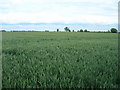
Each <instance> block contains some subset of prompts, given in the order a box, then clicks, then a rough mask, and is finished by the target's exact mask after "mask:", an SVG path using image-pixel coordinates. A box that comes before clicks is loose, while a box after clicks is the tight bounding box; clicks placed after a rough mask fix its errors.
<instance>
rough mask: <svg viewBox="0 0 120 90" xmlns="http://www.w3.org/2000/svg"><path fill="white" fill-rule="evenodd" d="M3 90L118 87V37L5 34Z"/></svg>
mask: <svg viewBox="0 0 120 90" xmlns="http://www.w3.org/2000/svg"><path fill="white" fill-rule="evenodd" d="M2 36H3V37H2V38H3V41H2V45H3V46H2V67H3V78H2V79H3V84H2V85H3V88H66V87H67V88H90V87H91V88H92V87H94V88H116V87H117V82H118V79H117V70H118V69H117V68H118V67H117V66H118V65H117V62H118V58H117V53H118V38H117V37H118V35H117V34H116V33H89V32H86V33H84V32H3V33H2Z"/></svg>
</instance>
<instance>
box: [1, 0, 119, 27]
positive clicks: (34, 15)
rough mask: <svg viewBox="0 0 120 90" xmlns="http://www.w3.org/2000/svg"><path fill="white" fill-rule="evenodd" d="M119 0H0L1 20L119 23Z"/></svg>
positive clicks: (13, 22) (9, 21)
mask: <svg viewBox="0 0 120 90" xmlns="http://www.w3.org/2000/svg"><path fill="white" fill-rule="evenodd" d="M118 1H119V0H0V23H3V24H5V23H7V24H17V23H63V24H76V23H82V24H100V25H110V24H112V25H113V24H117V23H118Z"/></svg>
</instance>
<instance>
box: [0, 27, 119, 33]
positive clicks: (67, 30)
mask: <svg viewBox="0 0 120 90" xmlns="http://www.w3.org/2000/svg"><path fill="white" fill-rule="evenodd" d="M64 30H65V32H75V31H74V30H70V28H68V27H65V28H64ZM59 31H60V30H59V29H57V32H59ZM0 32H6V30H0ZM11 32H26V31H16V30H15V31H11ZM27 32H35V31H27ZM45 32H49V30H45ZM77 32H90V31H88V30H87V29H85V30H83V29H80V30H77ZM107 32H111V33H117V32H118V30H117V29H116V28H111V29H110V30H108V31H107ZM119 33H120V32H119Z"/></svg>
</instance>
